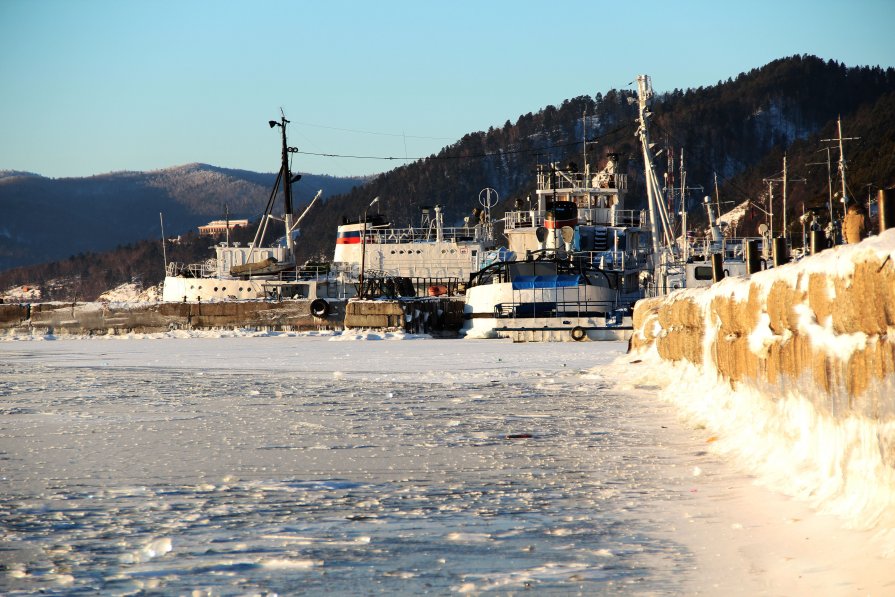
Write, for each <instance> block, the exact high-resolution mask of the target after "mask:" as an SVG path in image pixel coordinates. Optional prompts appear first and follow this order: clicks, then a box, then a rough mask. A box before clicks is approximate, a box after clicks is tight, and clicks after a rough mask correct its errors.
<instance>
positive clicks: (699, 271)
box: [693, 265, 712, 280]
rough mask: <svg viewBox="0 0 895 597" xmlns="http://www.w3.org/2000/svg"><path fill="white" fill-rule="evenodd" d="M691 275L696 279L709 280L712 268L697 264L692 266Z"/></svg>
mask: <svg viewBox="0 0 895 597" xmlns="http://www.w3.org/2000/svg"><path fill="white" fill-rule="evenodd" d="M693 275H694V276H695V277H696V279H697V280H711V279H712V268H711V267H709V266H707V265H697V266H696V267H695V268H693Z"/></svg>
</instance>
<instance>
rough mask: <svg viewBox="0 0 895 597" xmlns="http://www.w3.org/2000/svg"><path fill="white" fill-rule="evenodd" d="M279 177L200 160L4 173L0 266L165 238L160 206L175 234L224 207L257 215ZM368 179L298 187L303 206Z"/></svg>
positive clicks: (310, 178) (219, 214)
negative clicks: (50, 174)
mask: <svg viewBox="0 0 895 597" xmlns="http://www.w3.org/2000/svg"><path fill="white" fill-rule="evenodd" d="M275 178H276V174H273V173H260V172H251V171H248V170H235V169H228V168H219V167H216V166H210V165H208V164H198V163H195V164H186V165H183V166H175V167H171V168H165V169H162V170H153V171H148V172H129V171H126V172H112V173H108V174H101V175H96V176H90V177H85V178H47V177H44V176H40V175H38V174H34V173H30V172H16V171H8V170H7V171H2V172H0V214H2V218H0V271H2V270H5V269H9V268H12V267H17V266H22V265H28V264H33V263H41V262H46V261H52V260H55V259H64V258H67V257H69V256H71V255H75V254H78V253H83V252H88V251H90V252H95V251H105V250H109V249H112V248H114V247H116V246H117V245H120V244H125V243H131V242H134V241H137V240H141V239H147V238H153V237H156V238H160V224H159V212H162V213H163V214H164V219H165V232H166V234H170V235H174V236H176V235H178V234H182V233H184V232H186V231H188V230H190V229H194V228H195V227H196V226H198V225H200V224H204V223H206V222H207V221H208V220H211V219H219V218H223V216H224V209H225V206H226V209H227V210H229V213H230V215H231V217H234V218H238V217H243V218H252V217H257V215H258V214H259V213H260V212H261V211H263V209H264V206H265V205H266V203H267V198H268V196H269V195H270V191H271V188H272V187H273V184H274V180H275ZM363 180H364V179H362V178H337V177H332V176H325V175H316V174H304V175H303V177H302V180H300V181H299V182H298V183H296V184H295V185H293V189H294V192H295V197H296V202H297V203H298V204H299V205H301V204H302V203H306V202H307V201H309V200H310V199H311V198H312V197H313V196H314V194H315V193H316V192H317V190H318V189H322V190H323V192H324V195H325V196H326V197H329V196H332V195H337V194H340V193H345V192H347V191H349V190H350V189H352V188H353V187H354V186H356V185H358V184H362V183H363Z"/></svg>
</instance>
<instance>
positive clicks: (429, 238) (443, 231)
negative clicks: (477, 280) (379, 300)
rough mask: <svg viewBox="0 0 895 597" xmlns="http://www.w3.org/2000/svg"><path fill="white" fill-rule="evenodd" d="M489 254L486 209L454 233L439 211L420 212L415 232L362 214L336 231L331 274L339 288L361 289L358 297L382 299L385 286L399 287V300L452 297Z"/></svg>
mask: <svg viewBox="0 0 895 597" xmlns="http://www.w3.org/2000/svg"><path fill="white" fill-rule="evenodd" d="M377 200H378V198H376V199H374V200H373V203H376V201H377ZM373 203H371V205H372V204H373ZM493 248H494V240H493V233H492V228H491V218H490V209H489V208H487V207H485V208H483V210H482V211H481V214H480V215H477V216H476V217H475V218H474V219H473V218H466V220H465V222H464V225H463V226H456V227H446V226H445V225H444V214H443V212H442V209H441V207H440V206H435V207H434V208H428V207H425V208H422V212H421V222H420V225H419V226H395V225H393V224H392V223H390V222H388V221H387V219H386V218H385V217H384V216H382V215H379V214H376V215H370V216H369V217H367V215H366V214H364V216H363V217H361V218H358V219H357V220H345V221H344V223H343V224H342V225H341V226H339V228H338V235H337V238H336V249H335V254H334V257H333V265H332V268H333V271H334V273H335V274H336V275H337V276H338V278H339V280H341V281H342V282H343V283H346V284H352V283H355V282H357V283H358V287H359V288H360V287H363V291H361V292H359V293H358V294H361V295H364V296H377V295H381V294H383V292H384V291H386V288H387V287H388V286H389V284H391V285H392V287H394V285H395V284H397V285H398V286H402V285H403V287H404V292H400V293H399V294H401V295H402V296H407V295H411V294H415V295H422V294H426V293H429V292H430V290H431V292H433V293H436V294H453V292H454V291H455V290H456V288H457V287H458V286H459V284H460V283H461V282H465V281H466V280H468V279H469V276H470V274H471V273H472V272H475V271H478V270H479V269H481V267H482V266H483V265H484V263H485V260H486V258H487V255H488V253H489V251H490V250H492V249H493ZM411 288H412V290H411ZM398 290H400V288H399V289H398ZM385 293H386V294H388V292H385Z"/></svg>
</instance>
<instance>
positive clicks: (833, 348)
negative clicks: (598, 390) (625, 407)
mask: <svg viewBox="0 0 895 597" xmlns="http://www.w3.org/2000/svg"><path fill="white" fill-rule="evenodd" d="M653 347H654V348H655V349H656V350H657V352H658V354H659V356H660V357H661V358H663V359H665V360H668V361H688V362H689V363H692V364H693V365H695V366H698V367H701V368H703V369H714V370H715V371H717V373H718V375H719V376H721V377H722V378H723V379H726V380H728V381H729V382H730V383H731V385H734V386H736V385H737V384H749V385H751V386H753V387H755V388H756V389H758V390H761V391H762V392H763V393H765V394H766V395H768V396H770V397H774V396H785V395H793V396H801V397H803V398H805V399H807V400H809V401H811V402H812V403H813V404H814V406H815V407H816V408H817V409H818V411H820V412H821V413H824V414H828V415H831V416H833V417H836V418H845V417H848V416H851V415H859V416H864V417H868V418H870V419H872V420H876V421H892V420H895V230H888V231H886V232H884V233H883V234H881V235H879V236H875V237H871V238H869V239H867V240H865V241H864V242H862V243H860V244H858V245H850V246H843V247H837V248H834V249H829V250H827V251H824V252H822V253H819V254H818V255H815V256H812V257H809V258H807V259H804V260H802V261H800V262H798V263H792V264H788V265H785V266H782V267H779V268H775V269H772V270H768V271H764V272H760V273H757V274H754V275H753V276H752V277H751V278H749V279H745V278H728V279H726V280H723V281H721V282H719V283H717V284H715V285H713V286H711V287H710V288H705V289H690V290H684V291H678V292H675V293H672V294H670V295H668V296H667V297H662V298H655V299H648V300H642V301H640V302H639V303H638V304H637V306H636V308H635V311H634V335H633V337H632V339H631V351H632V352H633V353H636V352H640V351H645V350H649V349H651V348H653Z"/></svg>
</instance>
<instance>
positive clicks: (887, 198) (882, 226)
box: [878, 189, 895, 232]
mask: <svg viewBox="0 0 895 597" xmlns="http://www.w3.org/2000/svg"><path fill="white" fill-rule="evenodd" d="M878 197H879V206H878V207H879V231H880V232H883V231H885V230H888V229H889V228H895V189H880V190H879V195H878Z"/></svg>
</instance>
